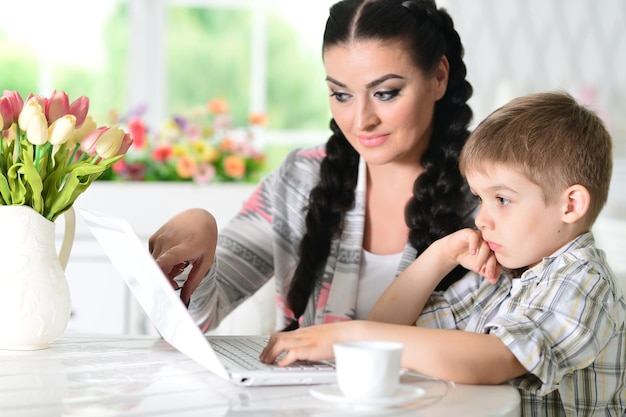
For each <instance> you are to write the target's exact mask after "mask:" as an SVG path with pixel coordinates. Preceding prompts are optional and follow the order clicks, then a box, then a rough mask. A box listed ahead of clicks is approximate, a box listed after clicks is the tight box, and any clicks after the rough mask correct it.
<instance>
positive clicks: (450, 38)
mask: <svg viewBox="0 0 626 417" xmlns="http://www.w3.org/2000/svg"><path fill="white" fill-rule="evenodd" d="M354 40H378V41H399V42H400V44H401V45H407V50H409V51H413V56H412V59H413V62H414V63H415V64H416V65H417V66H418V67H419V68H421V69H422V71H423V72H424V73H425V74H426V75H432V74H433V72H434V71H435V69H436V68H437V67H438V65H439V62H440V61H441V58H442V57H443V56H444V55H445V56H446V57H447V59H448V62H449V65H450V73H449V80H448V87H447V91H446V93H445V94H444V96H443V97H442V98H441V99H440V100H439V101H438V102H437V103H436V105H435V112H434V122H433V135H432V137H431V139H430V144H429V147H428V149H427V150H426V152H425V153H424V155H423V157H422V160H421V161H419V162H420V163H421V164H422V166H423V167H424V170H425V171H424V172H423V173H422V174H421V175H420V176H419V177H418V178H417V179H416V180H415V183H414V185H413V197H412V198H411V199H410V201H409V202H408V203H407V205H406V208H405V217H406V222H407V225H408V227H409V229H410V231H409V242H410V244H411V245H412V246H413V247H414V248H415V249H416V250H417V253H418V254H419V253H421V252H423V251H424V250H425V249H426V248H427V247H428V246H429V245H430V244H431V243H432V242H434V241H435V240H437V239H439V238H441V237H443V236H445V235H447V234H449V233H451V232H454V231H456V230H458V229H461V228H463V227H467V226H469V225H470V223H471V213H472V211H473V209H474V199H472V198H471V197H470V195H469V193H468V190H467V186H466V184H465V181H464V180H463V178H462V176H461V174H460V172H459V168H458V156H459V154H460V152H461V148H462V147H463V144H464V143H465V141H466V139H467V137H468V135H469V130H468V126H469V123H470V121H471V119H472V111H471V109H470V107H469V106H468V105H467V101H468V100H469V98H470V97H471V95H472V87H471V85H470V84H469V82H468V81H467V80H466V79H465V76H466V68H465V64H464V63H463V46H462V44H461V41H460V38H459V35H458V33H457V32H456V30H455V29H454V24H453V22H452V19H451V18H450V16H449V15H448V13H447V12H446V11H445V10H443V9H439V10H438V9H437V6H436V5H435V2H434V1H432V0H410V1H402V0H344V1H340V2H339V3H336V4H335V5H333V6H332V7H331V9H330V16H329V18H328V20H327V22H326V30H325V32H324V43H323V50H326V49H327V48H330V47H333V46H336V45H340V44H348V43H350V42H352V41H354ZM330 128H331V130H332V132H333V134H332V136H331V137H330V139H329V140H328V142H327V143H326V157H325V158H324V159H323V161H322V163H321V167H320V181H319V183H318V184H317V186H316V187H315V188H313V190H312V191H311V194H310V196H309V204H308V213H307V215H306V228H307V230H306V233H305V235H304V236H303V238H302V241H301V242H300V247H299V255H300V262H299V264H298V266H297V267H296V270H295V272H294V277H293V280H292V283H291V287H290V290H289V293H288V295H287V302H288V304H289V306H290V308H291V310H292V311H293V313H294V315H295V320H294V322H293V323H292V324H291V325H290V326H288V327H287V329H286V330H289V329H294V328H297V327H298V323H297V319H298V318H299V317H300V316H301V315H302V314H303V313H304V310H305V308H306V305H307V302H308V300H309V297H310V295H311V292H312V291H313V288H314V284H315V281H316V279H318V277H320V276H321V272H322V268H324V265H325V263H326V260H327V258H328V255H329V253H330V246H331V240H332V239H333V238H336V237H338V236H339V234H340V232H341V228H342V222H343V218H344V213H345V212H346V211H348V210H350V209H351V208H352V207H353V206H354V190H355V187H356V182H357V173H358V163H359V154H358V153H357V152H356V151H355V150H354V148H353V147H352V146H351V145H350V143H349V142H348V141H347V140H346V138H345V136H344V135H343V133H342V132H341V131H340V130H339V127H338V126H337V124H336V123H335V121H334V120H331V122H330ZM416 162H417V161H416ZM465 272H466V270H465V269H463V268H462V267H459V268H456V269H455V270H453V271H452V272H451V273H450V274H448V276H446V277H445V278H444V279H443V280H442V281H441V283H440V284H439V286H438V287H437V289H445V288H447V287H448V286H449V285H450V284H452V283H453V282H455V281H457V280H458V279H459V278H460V277H461V276H462V275H463V274H464V273H465Z"/></svg>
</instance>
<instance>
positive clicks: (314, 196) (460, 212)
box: [149, 0, 474, 330]
mask: <svg viewBox="0 0 626 417" xmlns="http://www.w3.org/2000/svg"><path fill="white" fill-rule="evenodd" d="M462 57H463V47H462V45H461V42H460V39H459V36H458V34H457V32H456V31H455V29H454V26H453V22H452V19H451V18H450V16H449V15H448V14H447V12H446V11H445V10H442V9H439V10H438V9H437V8H436V5H435V3H434V1H430V0H411V1H401V0H370V1H367V0H344V1H340V2H338V3H337V4H335V5H334V6H332V7H331V9H330V16H329V18H328V20H327V23H326V30H325V33H324V41H323V59H324V66H325V69H326V74H327V77H326V82H327V85H328V89H329V96H330V109H331V113H332V116H333V119H332V120H331V123H330V127H331V130H332V132H333V134H332V136H331V137H330V139H329V140H328V141H327V142H326V143H325V145H320V146H317V147H313V148H309V149H298V150H294V151H293V152H291V153H290V154H289V155H288V156H287V158H286V159H285V161H284V162H283V164H282V165H281V167H280V168H279V169H278V170H276V171H275V172H273V173H272V174H270V175H269V176H268V177H267V178H265V179H264V180H263V181H262V182H261V184H260V185H259V187H258V189H257V190H256V192H255V193H254V194H253V195H252V196H251V198H250V199H249V201H248V202H247V203H246V205H245V206H244V208H243V209H242V211H241V212H240V213H239V214H238V215H237V216H236V217H235V218H234V219H233V220H232V221H231V222H230V223H229V224H228V226H227V227H226V228H225V229H224V230H222V231H221V233H220V235H219V239H218V236H217V227H216V224H215V220H214V219H213V217H212V216H211V215H210V214H209V213H208V212H206V211H205V210H201V209H192V210H189V211H185V212H183V213H181V214H179V215H177V216H175V217H174V218H172V219H171V220H169V221H168V222H167V223H166V224H164V225H163V226H162V227H161V228H160V229H159V230H158V231H157V232H155V234H154V235H153V236H152V237H151V238H150V242H149V246H150V251H151V252H152V254H153V256H154V257H155V259H156V260H157V262H158V263H159V265H160V267H161V268H162V269H163V271H164V272H165V273H166V275H168V277H169V278H170V279H171V280H172V284H173V285H174V287H175V288H177V287H178V285H179V283H178V282H176V281H175V280H174V278H175V277H176V276H178V275H179V274H180V272H181V271H182V269H184V267H185V266H186V265H187V264H191V265H192V268H191V271H190V273H189V276H188V278H187V280H186V281H185V283H184V285H183V287H182V292H181V298H182V299H183V301H184V302H187V303H188V304H189V310H190V312H191V314H192V315H193V316H194V317H195V318H196V320H197V321H198V322H199V324H200V325H201V327H202V328H203V330H208V329H212V328H214V327H216V326H217V325H218V324H219V322H220V321H221V320H222V319H223V318H224V317H225V316H226V315H227V314H228V313H229V312H231V311H232V310H233V309H234V308H235V307H236V306H237V305H239V304H240V303H241V302H242V301H244V300H245V299H246V298H248V297H249V296H250V295H252V294H253V293H254V292H255V291H257V290H258V289H259V288H260V287H261V286H262V285H263V284H264V283H265V282H267V280H269V279H270V278H271V277H272V276H275V277H276V292H277V307H278V320H277V329H294V328H297V327H299V326H309V325H312V324H317V323H324V322H330V321H342V320H350V319H355V318H365V317H366V316H367V314H368V312H369V310H370V309H371V307H372V306H373V305H374V303H375V302H376V300H377V299H378V297H379V295H380V294H382V292H383V291H384V290H385V288H386V287H387V285H388V284H389V283H390V282H391V281H392V280H393V278H394V277H395V276H397V275H398V274H399V273H400V272H402V271H403V270H404V269H405V268H406V267H407V266H408V265H409V264H410V263H411V262H412V261H413V260H414V259H415V258H416V256H417V254H418V253H420V252H422V251H423V250H424V249H425V248H426V247H428V245H430V244H431V243H432V242H433V241H435V240H437V239H438V238H440V237H442V236H444V235H446V234H449V233H450V232H453V231H456V230H458V229H461V228H463V227H465V226H468V225H470V224H471V213H472V211H473V208H474V205H473V199H472V198H471V197H470V196H469V194H468V192H467V189H466V185H465V183H464V181H463V179H462V177H461V175H460V173H459V170H458V162H457V158H458V155H459V153H460V150H461V148H462V147H463V144H464V143H465V140H466V138H467V136H468V134H469V132H468V125H469V122H470V120H471V117H472V112H471V110H470V108H469V106H468V105H467V100H468V99H469V98H470V96H471V94H472V88H471V86H470V84H469V83H468V82H467V80H466V79H465V75H466V69H465V64H464V63H463V60H462ZM464 272H465V270H463V269H462V268H459V269H456V270H454V271H452V272H451V273H450V274H449V276H447V277H446V279H444V280H443V281H442V283H441V287H440V288H446V287H447V286H448V285H450V284H451V283H452V282H454V281H456V280H457V279H459V278H460V277H461V276H462V275H463V274H464Z"/></svg>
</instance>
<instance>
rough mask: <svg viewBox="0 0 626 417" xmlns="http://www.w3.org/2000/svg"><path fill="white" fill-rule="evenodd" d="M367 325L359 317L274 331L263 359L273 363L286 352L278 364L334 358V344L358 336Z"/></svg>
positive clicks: (261, 357) (263, 353) (284, 364)
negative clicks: (284, 330) (352, 319)
mask: <svg viewBox="0 0 626 417" xmlns="http://www.w3.org/2000/svg"><path fill="white" fill-rule="evenodd" d="M366 326H367V324H366V323H365V322H363V321H358V320H356V321H347V322H340V323H329V324H319V325H315V326H310V327H302V328H300V329H297V330H294V331H291V332H279V333H274V334H273V335H272V336H271V337H270V341H269V342H268V344H267V346H266V347H265V349H263V352H261V356H260V357H259V359H260V360H261V362H264V363H270V364H273V363H274V362H275V361H276V358H278V357H279V356H280V355H281V354H282V353H285V356H284V357H282V358H281V359H280V360H279V361H278V362H277V363H276V364H277V365H279V366H286V365H289V364H291V363H293V362H295V361H296V360H312V361H319V360H324V359H331V358H333V356H334V354H333V344H335V343H338V342H345V341H349V340H355V339H358V338H359V334H361V333H363V331H364V327H366Z"/></svg>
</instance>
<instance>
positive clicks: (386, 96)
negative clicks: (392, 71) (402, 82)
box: [374, 89, 400, 101]
mask: <svg viewBox="0 0 626 417" xmlns="http://www.w3.org/2000/svg"><path fill="white" fill-rule="evenodd" d="M398 94H400V89H395V90H390V91H377V92H376V93H374V97H376V98H378V99H379V100H380V101H390V100H393V99H394V98H396V97H397V96H398Z"/></svg>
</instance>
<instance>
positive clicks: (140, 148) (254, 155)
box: [101, 99, 265, 183]
mask: <svg viewBox="0 0 626 417" xmlns="http://www.w3.org/2000/svg"><path fill="white" fill-rule="evenodd" d="M144 111H145V109H144V108H138V109H135V110H133V111H131V112H129V114H127V115H124V116H122V117H119V118H118V119H117V120H116V122H118V123H125V124H126V126H127V128H128V130H129V131H130V132H131V134H132V136H133V139H134V142H133V145H132V146H131V148H130V149H129V151H128V154H127V155H126V158H124V159H123V160H120V161H118V162H116V163H115V164H113V166H112V169H111V170H110V171H107V172H106V173H105V174H104V175H103V176H102V177H101V179H103V180H114V181H115V180H117V181H119V180H130V181H194V182H195V183H209V182H255V181H257V180H258V179H259V177H260V175H261V174H262V172H263V169H264V167H265V154H264V153H263V152H261V151H260V150H259V149H257V148H256V147H255V145H254V139H255V136H256V133H257V132H258V129H259V128H260V126H262V125H263V124H264V123H265V117H264V115H262V114H258V113H255V114H251V115H249V117H248V121H249V125H248V126H245V127H239V128H235V127H234V126H233V124H232V117H231V115H230V113H229V108H228V104H227V103H226V101H225V100H223V99H213V100H210V101H208V102H207V103H206V105H204V106H199V107H196V108H193V109H190V110H188V111H187V112H185V113H183V114H180V115H176V116H174V117H171V118H168V119H167V120H165V121H164V122H163V123H162V124H161V126H160V128H159V130H158V131H157V132H156V133H152V132H150V129H149V128H148V127H147V126H146V124H145V123H144V122H143V120H142V114H143V112H144Z"/></svg>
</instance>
